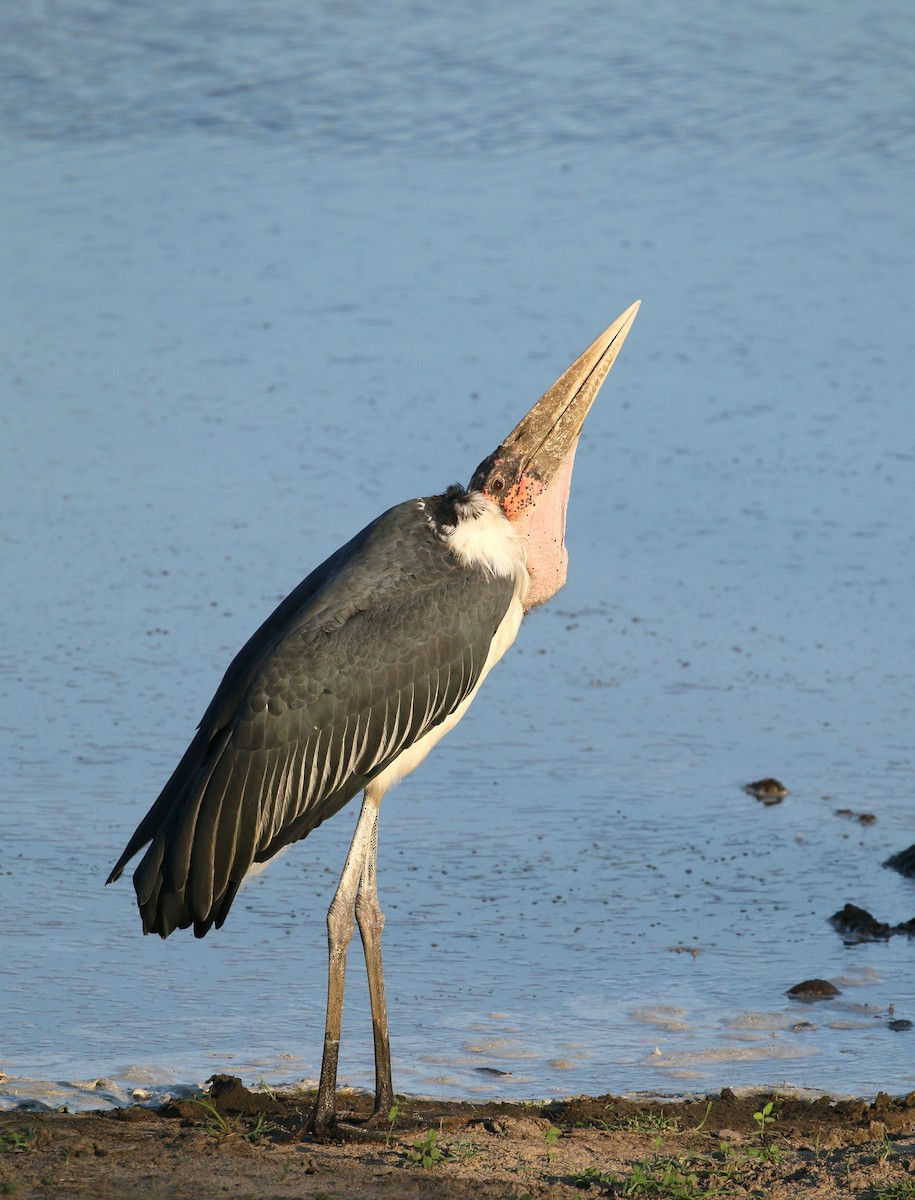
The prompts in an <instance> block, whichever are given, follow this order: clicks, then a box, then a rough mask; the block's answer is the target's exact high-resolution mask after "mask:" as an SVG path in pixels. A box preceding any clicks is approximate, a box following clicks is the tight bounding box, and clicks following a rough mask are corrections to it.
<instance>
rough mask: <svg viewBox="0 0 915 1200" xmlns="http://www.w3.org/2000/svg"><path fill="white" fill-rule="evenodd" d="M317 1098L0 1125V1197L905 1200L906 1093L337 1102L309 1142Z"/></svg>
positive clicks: (217, 1092) (221, 1082) (205, 1101)
mask: <svg viewBox="0 0 915 1200" xmlns="http://www.w3.org/2000/svg"><path fill="white" fill-rule="evenodd" d="M312 1099H313V1094H312V1093H308V1092H302V1093H301V1094H296V1095H289V1094H282V1095H279V1094H275V1093H270V1092H269V1091H266V1092H265V1091H257V1092H252V1091H249V1090H248V1089H247V1088H245V1087H243V1086H242V1085H241V1083H240V1082H239V1081H234V1082H233V1081H232V1079H231V1077H225V1076H224V1077H218V1078H217V1079H215V1080H214V1081H213V1083H212V1084H211V1086H210V1090H209V1092H208V1093H206V1094H202V1095H201V1097H200V1098H199V1099H197V1100H182V1101H179V1102H174V1103H171V1104H168V1105H165V1106H163V1107H162V1108H161V1109H158V1110H150V1109H146V1108H139V1107H133V1108H121V1109H114V1110H106V1111H104V1112H95V1113H93V1112H86V1113H78V1114H69V1113H66V1112H53V1113H48V1112H41V1113H34V1112H26V1111H23V1110H15V1111H9V1112H5V1113H2V1114H0V1194H6V1195H15V1196H18V1197H42V1198H44V1197H47V1198H50V1197H86V1198H87V1200H88V1198H90V1197H91V1198H93V1200H109V1198H110V1200H115V1198H117V1200H134V1198H136V1200H140V1198H144V1200H145V1198H147V1197H155V1198H157V1200H158V1198H163V1200H185V1198H187V1200H191V1198H194V1200H197V1198H199V1197H208V1196H214V1197H215V1196H219V1197H230V1198H232V1200H243V1198H248V1197H251V1198H252V1200H253V1198H258V1200H261V1198H262V1197H305V1198H310V1200H320V1198H321V1197H323V1198H324V1200H329V1198H331V1197H332V1198H334V1200H349V1198H352V1200H356V1198H357V1197H369V1196H371V1197H379V1198H381V1200H387V1198H393V1197H401V1196H405V1197H413V1196H415V1197H434V1198H437V1197H442V1198H443V1200H444V1198H445V1197H448V1198H451V1197H457V1198H458V1200H462V1198H463V1197H467V1198H470V1197H481V1198H484V1200H509V1198H511V1197H515V1198H516V1200H523V1198H524V1197H530V1198H531V1200H540V1198H549V1200H566V1198H571V1197H578V1196H583V1195H588V1196H592V1197H601V1196H629V1195H645V1196H673V1197H681V1198H685V1200H689V1198H690V1197H700V1196H706V1195H709V1196H710V1195H718V1196H721V1195H726V1196H735V1197H743V1196H747V1197H769V1198H771V1200H788V1198H789V1197H794V1196H804V1197H811V1198H821V1197H822V1198H825V1197H832V1196H836V1197H849V1196H851V1197H860V1198H861V1200H878V1198H883V1197H889V1198H895V1197H900V1198H901V1197H905V1196H915V1092H913V1093H910V1094H909V1095H908V1096H905V1097H891V1096H889V1095H886V1094H885V1093H882V1092H881V1093H880V1094H879V1095H878V1096H877V1098H876V1100H874V1101H872V1102H868V1101H864V1100H839V1101H833V1100H831V1099H830V1098H829V1097H828V1096H824V1097H820V1098H819V1099H816V1100H807V1099H803V1100H802V1099H796V1098H791V1097H789V1096H780V1095H779V1094H778V1093H758V1094H756V1095H750V1096H747V1095H742V1096H740V1097H738V1096H736V1095H735V1094H734V1093H733V1092H732V1091H730V1090H729V1089H727V1088H725V1089H723V1090H722V1092H721V1093H720V1094H714V1095H709V1096H707V1097H703V1098H696V1099H691V1100H685V1101H679V1102H645V1103H642V1102H636V1101H632V1100H625V1099H621V1098H619V1097H613V1096H598V1097H584V1096H583V1097H576V1098H573V1099H567V1100H557V1101H553V1102H551V1103H549V1104H539V1103H537V1104H533V1103H532V1104H517V1103H507V1102H487V1103H471V1102H467V1101H459V1102H443V1101H434V1100H411V1099H408V1098H401V1099H400V1100H399V1102H398V1106H397V1111H396V1113H395V1114H393V1118H392V1119H391V1120H390V1121H382V1122H381V1124H380V1127H379V1128H375V1129H369V1128H367V1127H366V1125H365V1122H366V1121H367V1119H368V1117H369V1113H370V1098H369V1097H367V1096H364V1095H362V1094H350V1093H344V1094H343V1095H342V1096H341V1117H342V1118H343V1119H344V1120H345V1122H346V1123H347V1125H348V1127H349V1134H350V1136H349V1137H348V1139H347V1140H345V1141H342V1142H324V1143H320V1142H316V1141H315V1140H314V1139H313V1138H311V1137H310V1136H309V1135H308V1134H307V1133H304V1132H303V1121H304V1117H305V1115H306V1114H307V1112H308V1109H309V1105H310V1102H311V1100H312Z"/></svg>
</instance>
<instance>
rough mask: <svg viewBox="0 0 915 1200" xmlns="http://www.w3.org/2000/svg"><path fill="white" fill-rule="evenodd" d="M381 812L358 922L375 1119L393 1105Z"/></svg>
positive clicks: (367, 859) (367, 860)
mask: <svg viewBox="0 0 915 1200" xmlns="http://www.w3.org/2000/svg"><path fill="white" fill-rule="evenodd" d="M377 860H378V809H377V808H376V809H375V825H374V827H373V829H372V836H371V840H370V842H369V846H368V853H367V854H366V857H365V864H364V865H363V868H362V878H361V880H360V882H359V893H358V895H357V896H356V921H357V922H358V924H359V933H360V935H361V937H362V948H363V950H364V951H365V969H366V973H367V974H368V979H369V1001H370V1003H371V1006H372V1037H373V1039H374V1042H375V1116H380V1117H385V1118H386V1117H387V1115H388V1113H389V1112H390V1110H391V1108H392V1106H393V1104H394V1084H393V1082H392V1080H391V1043H390V1039H389V1037H388V1009H387V1004H386V1002H385V998H384V970H383V969H382V966H381V933H382V930H383V929H384V913H383V912H382V911H381V908H380V907H379V904H378V870H377Z"/></svg>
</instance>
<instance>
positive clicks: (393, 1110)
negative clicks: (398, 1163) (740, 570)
mask: <svg viewBox="0 0 915 1200" xmlns="http://www.w3.org/2000/svg"><path fill="white" fill-rule="evenodd" d="M399 1112H400V1105H399V1104H398V1103H397V1102H396V1101H395V1102H394V1103H393V1104H392V1105H391V1107H390V1108H389V1109H388V1132H387V1134H386V1135H385V1139H384V1148H385V1150H390V1148H391V1138H392V1137H393V1136H394V1122H395V1121H396V1120H397V1114H398V1113H399Z"/></svg>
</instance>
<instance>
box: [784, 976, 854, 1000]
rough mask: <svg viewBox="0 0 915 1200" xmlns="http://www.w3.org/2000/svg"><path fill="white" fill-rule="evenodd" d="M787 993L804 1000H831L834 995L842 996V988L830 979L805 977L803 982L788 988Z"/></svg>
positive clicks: (793, 997) (796, 998)
mask: <svg viewBox="0 0 915 1200" xmlns="http://www.w3.org/2000/svg"><path fill="white" fill-rule="evenodd" d="M785 995H786V996H790V997H791V999H792V1000H804V1001H806V1002H807V1003H812V1002H813V1001H816V1000H831V999H832V998H833V996H841V995H842V989H841V988H837V987H836V985H835V984H834V983H830V982H829V980H828V979H805V980H804V981H803V983H796V984H795V985H794V987H790V988H788V991H787V992H786V993H785Z"/></svg>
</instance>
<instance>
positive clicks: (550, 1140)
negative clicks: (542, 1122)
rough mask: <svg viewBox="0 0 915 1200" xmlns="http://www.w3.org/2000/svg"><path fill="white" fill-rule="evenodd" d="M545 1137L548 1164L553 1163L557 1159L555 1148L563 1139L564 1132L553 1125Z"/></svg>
mask: <svg viewBox="0 0 915 1200" xmlns="http://www.w3.org/2000/svg"><path fill="white" fill-rule="evenodd" d="M543 1137H544V1140H545V1141H546V1160H547V1162H548V1163H552V1161H553V1159H554V1158H555V1157H556V1150H555V1146H556V1143H557V1142H558V1141H559V1139H560V1138H561V1137H562V1130H561V1129H557V1128H556V1126H555V1125H551V1126H550V1127H549V1129H548V1130H547V1131H546V1133H545V1134H544V1135H543Z"/></svg>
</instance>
